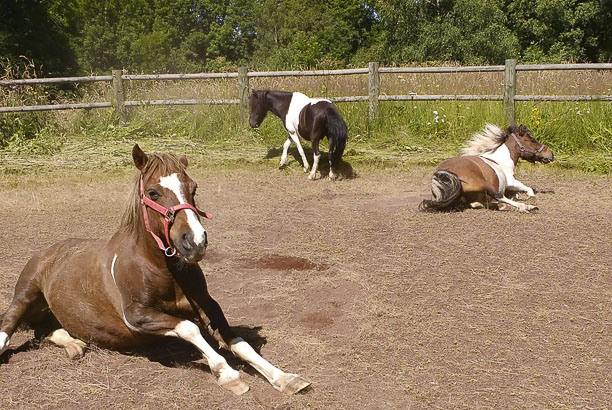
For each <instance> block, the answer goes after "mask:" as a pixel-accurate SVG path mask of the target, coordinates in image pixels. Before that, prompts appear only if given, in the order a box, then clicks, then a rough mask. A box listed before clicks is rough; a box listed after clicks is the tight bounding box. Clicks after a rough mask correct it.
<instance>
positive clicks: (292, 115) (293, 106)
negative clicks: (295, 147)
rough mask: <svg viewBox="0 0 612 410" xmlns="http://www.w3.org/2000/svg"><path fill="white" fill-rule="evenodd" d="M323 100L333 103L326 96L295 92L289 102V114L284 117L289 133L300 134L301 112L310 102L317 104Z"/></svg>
mask: <svg viewBox="0 0 612 410" xmlns="http://www.w3.org/2000/svg"><path fill="white" fill-rule="evenodd" d="M321 101H326V102H329V103H331V101H330V100H328V99H326V98H310V97H308V96H307V95H304V94H302V93H293V95H292V96H291V102H290V103H289V109H288V110H287V116H286V117H285V118H284V121H285V128H287V131H289V134H292V133H295V134H297V135H300V134H299V132H298V129H299V125H300V112H302V110H303V109H304V107H306V106H307V105H308V104H316V103H318V102H321Z"/></svg>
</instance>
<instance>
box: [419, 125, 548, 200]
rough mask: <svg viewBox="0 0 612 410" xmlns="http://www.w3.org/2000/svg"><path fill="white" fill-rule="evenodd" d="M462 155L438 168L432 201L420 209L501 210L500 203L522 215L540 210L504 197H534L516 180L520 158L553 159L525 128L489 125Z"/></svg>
mask: <svg viewBox="0 0 612 410" xmlns="http://www.w3.org/2000/svg"><path fill="white" fill-rule="evenodd" d="M461 153H462V156H460V157H453V158H449V159H447V160H445V161H443V162H442V163H441V164H440V165H439V166H438V168H437V170H436V172H434V175H433V177H432V181H431V193H432V197H433V199H432V200H429V199H426V200H423V202H421V204H420V205H419V209H420V210H422V211H439V210H446V209H452V208H466V207H471V208H482V207H487V208H498V207H499V203H502V204H507V205H511V206H513V207H516V208H517V209H518V210H519V211H520V212H527V211H531V210H534V209H537V208H536V207H535V206H533V205H528V204H524V203H521V202H517V201H513V200H511V199H509V198H507V197H506V196H505V194H506V192H511V193H518V192H525V193H526V194H527V197H528V198H531V197H533V196H534V192H533V189H531V188H530V187H528V186H526V185H525V184H523V183H522V182H520V181H519V180H517V179H516V178H514V168H515V166H516V163H517V162H518V160H519V158H521V159H524V160H526V161H530V162H535V161H538V162H543V163H545V164H546V163H549V162H552V161H553V160H554V155H553V153H552V151H551V150H550V149H549V148H548V147H547V146H545V145H543V144H540V143H539V142H538V141H536V139H535V138H534V137H533V136H532V135H531V131H529V129H528V128H527V127H526V126H524V125H520V126H516V125H513V126H510V127H508V128H507V129H506V130H505V131H504V130H502V129H501V128H499V127H498V126H496V125H492V124H486V125H485V128H484V130H483V131H482V132H480V133H478V134H474V136H473V137H472V139H471V140H470V141H469V142H468V147H466V148H464V149H462V150H461ZM502 206H503V205H502Z"/></svg>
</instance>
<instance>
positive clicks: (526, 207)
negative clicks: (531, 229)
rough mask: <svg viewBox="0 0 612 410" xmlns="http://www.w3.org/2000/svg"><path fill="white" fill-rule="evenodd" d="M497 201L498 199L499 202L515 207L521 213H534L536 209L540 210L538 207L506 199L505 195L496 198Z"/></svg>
mask: <svg viewBox="0 0 612 410" xmlns="http://www.w3.org/2000/svg"><path fill="white" fill-rule="evenodd" d="M495 199H497V200H498V201H499V202H503V203H505V204H508V205H512V206H513V207H515V208H516V209H518V210H519V212H528V211H533V210H535V209H538V207H537V206H534V205H527V204H524V203H522V202H516V201H513V200H511V199H508V198H506V197H505V196H503V195H500V196H498V197H496V198H495Z"/></svg>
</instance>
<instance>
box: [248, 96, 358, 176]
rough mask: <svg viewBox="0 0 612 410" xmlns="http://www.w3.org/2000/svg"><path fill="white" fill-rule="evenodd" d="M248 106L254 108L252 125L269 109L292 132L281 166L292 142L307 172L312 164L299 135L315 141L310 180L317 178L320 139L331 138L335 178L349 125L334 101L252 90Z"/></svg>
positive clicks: (257, 125) (330, 148) (286, 142)
mask: <svg viewBox="0 0 612 410" xmlns="http://www.w3.org/2000/svg"><path fill="white" fill-rule="evenodd" d="M249 106H250V108H251V114H250V116H249V125H250V126H251V127H253V128H257V127H259V125H260V124H261V122H262V121H263V120H264V118H265V117H266V114H267V113H268V111H272V112H273V113H274V114H275V115H276V116H278V117H279V118H280V119H281V120H283V123H284V125H285V128H286V129H287V131H288V132H289V138H287V141H285V144H284V145H283V155H282V157H281V161H280V167H283V166H284V165H285V163H286V162H287V149H289V145H291V141H293V142H295V144H296V145H297V147H298V151H299V152H300V155H301V156H302V161H303V164H304V172H308V169H309V168H310V165H309V164H308V160H307V159H306V155H305V154H304V149H303V148H302V144H300V138H299V137H302V138H303V139H305V140H309V141H311V142H312V149H313V151H314V158H313V163H312V170H311V171H310V175H308V179H314V178H315V177H316V174H317V167H318V166H319V159H320V158H321V153H320V152H319V140H320V139H321V138H323V137H327V138H328V140H329V179H332V180H333V179H335V178H336V174H335V173H334V168H335V167H337V165H338V163H339V162H340V159H341V158H342V153H343V152H344V147H345V146H346V138H347V128H346V122H344V120H343V119H342V117H341V116H340V113H339V112H338V108H336V106H335V105H334V103H332V102H331V101H330V100H327V99H323V98H309V97H307V96H306V95H304V94H302V93H290V92H285V91H272V90H259V91H256V90H254V89H252V90H251V95H250V96H249Z"/></svg>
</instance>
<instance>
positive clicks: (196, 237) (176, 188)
mask: <svg viewBox="0 0 612 410" xmlns="http://www.w3.org/2000/svg"><path fill="white" fill-rule="evenodd" d="M159 185H161V186H163V187H164V188H166V189H169V190H170V191H172V193H174V195H175V196H176V199H177V200H178V201H179V203H180V204H186V203H187V201H185V198H184V197H183V193H182V189H181V188H182V186H181V181H180V180H179V178H178V175H177V174H176V173H174V174H172V175H168V176H167V177H161V178H160V179H159ZM184 211H185V212H186V213H187V224H188V225H189V227H190V228H191V232H192V233H193V241H194V242H195V244H196V245H199V244H201V243H202V242H203V241H204V235H205V233H206V231H205V230H204V227H203V226H202V224H201V223H200V221H199V220H198V217H197V215H196V214H195V212H193V211H192V210H191V209H185V210H184Z"/></svg>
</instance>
